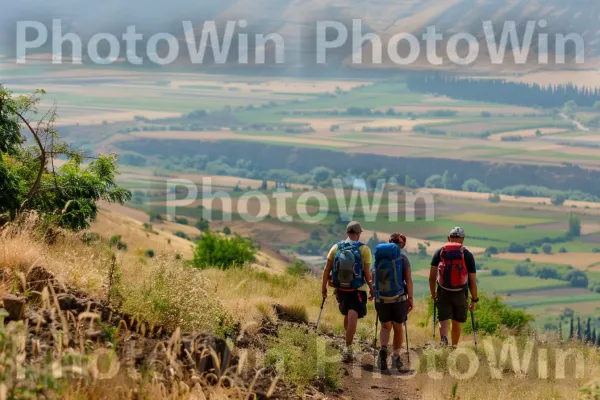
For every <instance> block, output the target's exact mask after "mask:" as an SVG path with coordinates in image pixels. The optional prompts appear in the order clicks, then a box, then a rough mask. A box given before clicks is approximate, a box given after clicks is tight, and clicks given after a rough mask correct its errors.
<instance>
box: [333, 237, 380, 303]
mask: <svg viewBox="0 0 600 400" xmlns="http://www.w3.org/2000/svg"><path fill="white" fill-rule="evenodd" d="M337 247H338V246H337V243H336V244H334V245H333V247H331V250H329V253H328V254H327V261H330V262H333V260H334V258H335V252H336V251H337ZM358 251H359V252H360V258H361V260H362V264H363V265H362V266H363V271H364V270H365V268H364V267H365V264H369V265H371V261H372V256H371V249H369V248H368V247H367V246H366V245H364V244H363V245H362V246H360V249H359V250H358ZM357 290H361V291H363V292H366V291H367V290H369V285H368V284H366V283H365V284H364V285H362V286H361V287H359V288H358V289H357Z"/></svg>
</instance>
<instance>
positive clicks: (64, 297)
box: [56, 293, 78, 311]
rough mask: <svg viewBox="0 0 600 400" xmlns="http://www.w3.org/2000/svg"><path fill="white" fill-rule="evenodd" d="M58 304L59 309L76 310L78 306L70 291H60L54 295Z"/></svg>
mask: <svg viewBox="0 0 600 400" xmlns="http://www.w3.org/2000/svg"><path fill="white" fill-rule="evenodd" d="M56 299H57V300H58V305H59V306H60V309H61V310H69V311H71V310H76V309H77V307H78V303H77V298H76V297H75V296H73V295H72V294H70V293H61V294H58V295H56Z"/></svg>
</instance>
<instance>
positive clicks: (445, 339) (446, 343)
mask: <svg viewBox="0 0 600 400" xmlns="http://www.w3.org/2000/svg"><path fill="white" fill-rule="evenodd" d="M441 343H442V346H448V338H447V337H446V336H442V341H441Z"/></svg>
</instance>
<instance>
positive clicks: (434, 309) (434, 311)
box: [433, 300, 437, 340]
mask: <svg viewBox="0 0 600 400" xmlns="http://www.w3.org/2000/svg"><path fill="white" fill-rule="evenodd" d="M436 311H437V309H436V308H435V300H434V301H433V340H435V317H436V315H435V314H436Z"/></svg>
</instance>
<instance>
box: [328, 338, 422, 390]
mask: <svg viewBox="0 0 600 400" xmlns="http://www.w3.org/2000/svg"><path fill="white" fill-rule="evenodd" d="M421 352H422V349H413V348H411V349H410V355H407V354H406V351H403V352H402V355H401V357H402V362H403V365H404V367H403V368H402V372H399V371H397V370H396V369H394V368H392V366H391V365H389V367H390V368H389V370H388V371H385V372H383V373H382V372H381V371H379V369H378V368H376V366H375V360H376V353H375V351H373V349H372V347H370V346H369V347H365V348H364V349H363V351H362V353H361V355H360V357H359V356H357V357H356V358H357V359H356V360H355V361H354V362H353V363H351V364H342V387H341V390H339V391H338V393H337V394H336V396H335V397H332V398H334V399H354V400H362V399H374V400H394V399H402V400H416V399H422V398H423V394H422V393H421V391H420V389H419V388H418V387H417V385H416V371H415V370H414V367H415V366H416V365H417V363H416V362H415V361H416V359H417V357H419V355H420V354H421ZM409 356H410V361H411V362H412V364H411V363H410V362H409V359H408V357H409ZM390 364H391V360H390Z"/></svg>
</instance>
